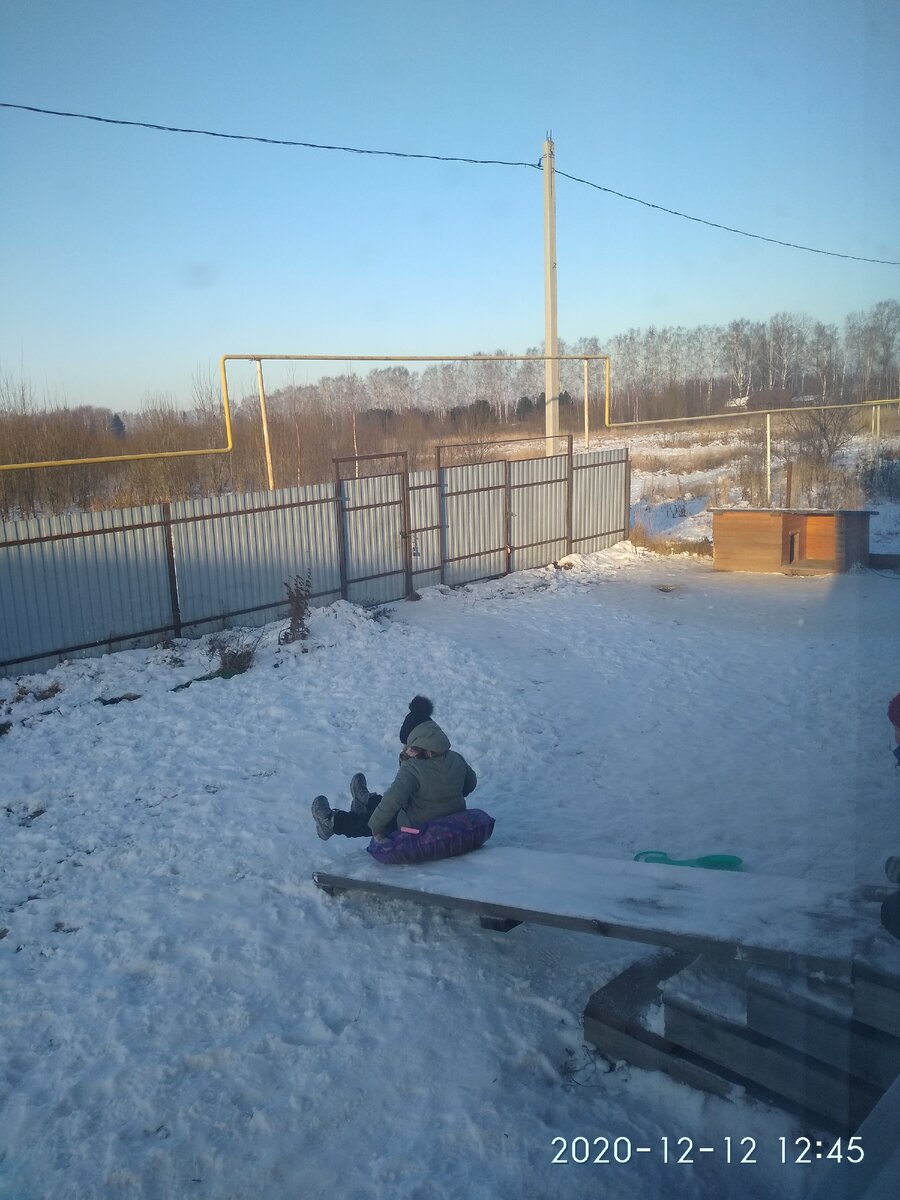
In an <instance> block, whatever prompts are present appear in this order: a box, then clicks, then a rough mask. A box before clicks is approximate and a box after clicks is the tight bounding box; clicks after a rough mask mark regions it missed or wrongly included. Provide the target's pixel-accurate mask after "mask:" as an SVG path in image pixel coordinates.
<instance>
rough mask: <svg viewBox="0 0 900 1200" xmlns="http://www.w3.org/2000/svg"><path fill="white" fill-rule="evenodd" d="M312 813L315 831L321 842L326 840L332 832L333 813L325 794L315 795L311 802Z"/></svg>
mask: <svg viewBox="0 0 900 1200" xmlns="http://www.w3.org/2000/svg"><path fill="white" fill-rule="evenodd" d="M312 815H313V820H314V821H315V823H316V833H317V834H318V835H319V837H320V838H321V839H322V841H323V842H327V841H328V839H329V838H330V837H331V835H332V834H333V833H334V813H333V812H332V811H331V805H330V804H329V803H328V797H327V796H316V798H315V800H313V802H312Z"/></svg>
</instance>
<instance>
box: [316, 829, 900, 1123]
mask: <svg viewBox="0 0 900 1200" xmlns="http://www.w3.org/2000/svg"><path fill="white" fill-rule="evenodd" d="M313 879H314V880H315V882H316V883H317V884H318V886H319V887H320V888H322V889H323V890H324V891H326V892H328V893H330V894H331V893H335V892H343V891H347V892H361V893H363V894H364V895H373V896H380V897H383V898H388V899H394V900H400V901H405V902H408V903H413V904H417V905H436V906H440V907H443V908H448V909H456V910H461V911H463V912H470V913H472V914H473V916H477V917H478V918H479V919H480V920H481V923H482V925H484V926H486V927H487V928H491V929H500V930H508V929H511V928H513V927H514V926H515V925H518V924H521V923H524V922H530V923H534V924H539V925H549V926H555V927H557V928H562V929H572V930H576V931H579V932H583V933H592V934H598V935H600V936H602V937H612V938H622V939H627V940H628V941H633V942H639V943H645V944H646V945H647V946H649V947H653V948H654V949H653V951H652V952H648V954H647V955H646V956H645V957H644V958H643V959H641V960H640V961H638V962H636V963H634V964H633V965H632V966H631V967H629V968H627V969H626V970H625V971H623V972H622V973H621V974H620V975H618V976H616V977H615V978H614V979H612V980H610V981H608V982H607V983H606V984H604V986H603V987H601V988H599V989H598V990H597V991H596V992H595V993H594V994H593V995H592V996H591V997H590V999H589V1000H588V1002H587V1005H586V1007H585V1010H584V1033H585V1038H586V1040H587V1041H588V1042H590V1043H592V1044H593V1045H594V1046H595V1047H596V1048H597V1049H599V1050H600V1051H601V1052H602V1053H603V1054H605V1055H606V1056H607V1057H609V1058H611V1059H624V1060H626V1061H628V1062H631V1063H633V1064H635V1065H636V1066H640V1067H644V1068H647V1069H651V1070H661V1071H665V1072H666V1073H667V1074H669V1075H671V1076H673V1077H674V1078H676V1079H679V1080H681V1081H683V1082H685V1083H688V1084H690V1085H692V1086H694V1087H699V1088H702V1089H704V1090H707V1091H712V1092H715V1093H717V1094H720V1095H727V1094H728V1093H729V1092H730V1091H731V1090H732V1088H733V1087H734V1086H735V1085H740V1086H742V1087H744V1088H746V1089H748V1090H749V1091H750V1092H751V1093H753V1094H756V1095H758V1096H760V1097H761V1098H763V1099H765V1100H767V1101H769V1102H772V1103H776V1104H779V1103H780V1104H783V1105H784V1106H786V1107H788V1108H791V1109H793V1110H794V1111H795V1112H800V1113H802V1114H803V1115H804V1116H806V1117H808V1118H809V1119H810V1120H812V1121H814V1122H817V1123H821V1122H825V1123H826V1124H828V1125H830V1126H833V1127H835V1128H839V1129H841V1130H852V1129H856V1128H858V1127H859V1125H860V1122H861V1121H863V1120H864V1118H866V1116H867V1114H869V1113H871V1112H873V1109H874V1108H875V1107H876V1106H878V1107H880V1105H879V1104H878V1101H879V1097H880V1096H882V1094H883V1093H884V1092H885V1090H886V1089H890V1092H891V1094H892V1095H894V1096H895V1100H894V1104H895V1106H896V1089H895V1088H891V1087H890V1085H891V1082H892V1080H893V1079H894V1078H895V1077H896V1075H897V1072H898V1070H900V942H898V941H896V940H895V939H893V938H891V937H890V936H889V935H888V934H887V933H885V932H884V931H883V930H882V929H881V928H880V925H879V920H878V903H877V900H878V898H879V895H880V890H879V889H865V892H867V893H868V894H867V895H866V894H863V893H860V892H853V891H844V892H840V891H835V890H834V889H828V888H826V887H824V886H822V885H821V884H816V883H812V882H807V881H803V880H797V879H789V878H781V877H771V876H762V875H753V874H750V873H744V872H731V871H706V870H698V869H694V868H687V867H673V866H668V865H656V864H652V863H636V862H632V861H622V860H618V859H606V858H595V857H588V856H586V855H581V854H564V853H554V852H545V851H536V850H525V849H519V848H516V847H510V846H487V847H485V848H483V849H481V850H478V851H476V852H475V853H473V854H468V855H464V856H462V857H461V858H454V859H447V860H445V861H443V862H436V863H427V864H423V865H421V866H403V867H385V866H382V865H380V864H379V863H377V862H375V861H374V859H372V858H371V856H369V855H367V854H365V853H363V854H359V853H357V852H355V850H354V851H353V852H351V853H348V854H347V855H346V856H345V857H342V860H341V862H340V865H339V866H338V865H335V866H333V867H331V868H330V869H328V870H325V869H323V870H319V871H316V872H315V873H314V875H313ZM654 1012H655V1014H656V1016H655V1017H653V1016H652V1014H653V1013H654ZM886 1099H887V1097H885V1100H886ZM898 1115H900V1114H898Z"/></svg>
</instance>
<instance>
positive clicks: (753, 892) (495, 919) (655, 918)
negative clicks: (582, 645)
mask: <svg viewBox="0 0 900 1200" xmlns="http://www.w3.org/2000/svg"><path fill="white" fill-rule="evenodd" d="M313 879H314V880H315V882H316V883H317V884H318V885H319V887H321V888H323V889H324V890H326V891H328V892H335V891H358V892H363V893H366V894H369V895H377V896H384V897H389V898H391V899H396V900H406V901H409V902H412V903H415V904H428V905H439V906H441V907H445V908H451V909H461V910H464V911H469V912H472V913H473V914H475V915H477V916H479V917H480V918H482V919H483V921H485V922H487V923H493V925H494V927H498V923H501V922H506V923H508V924H509V925H512V924H514V923H519V922H532V923H535V924H541V925H554V926H558V927H561V928H565V929H575V930H580V931H582V932H585V933H594V934H600V935H601V936H603V937H614V938H624V939H627V940H629V941H635V942H645V943H648V944H650V945H655V946H665V947H669V948H670V949H672V950H676V951H679V952H687V953H695V954H700V953H703V954H717V955H724V956H726V957H728V958H731V959H736V960H739V961H746V962H750V963H757V964H762V965H767V966H786V967H794V968H799V969H802V970H805V971H817V970H821V971H827V972H830V973H835V972H837V973H841V972H846V971H847V970H848V969H849V964H850V963H851V962H852V961H853V960H854V958H855V956H856V949H857V947H858V946H859V945H861V944H862V943H864V942H865V941H867V940H868V938H869V936H870V934H871V931H872V918H871V913H870V912H869V913H866V912H864V911H862V910H861V909H860V907H859V906H858V904H857V903H856V901H855V900H854V898H853V896H852V895H851V894H849V893H840V892H835V891H833V890H829V889H828V888H825V887H823V886H822V885H821V884H816V883H810V882H805V881H803V880H797V879H789V878H781V877H770V876H762V875H753V874H750V873H744V872H731V871H705V870H698V869H694V868H688V867H672V866H661V865H655V864H652V863H636V862H632V861H622V860H619V859H609V858H595V857H588V856H586V855H582V854H568V853H559V852H549V851H547V852H545V851H541V850H526V849H520V848H517V847H512V846H493V845H488V846H485V847H484V848H483V849H481V850H478V851H476V852H475V853H473V854H467V855H464V856H462V857H461V858H453V859H447V860H444V861H443V862H436V863H427V864H423V865H421V866H402V867H396V866H395V867H385V866H381V865H380V864H378V863H376V862H375V861H374V860H373V859H372V858H371V856H370V855H368V854H365V853H357V852H351V853H348V854H347V856H346V861H345V862H343V861H342V862H341V864H340V867H336V866H333V867H331V868H329V869H322V870H320V871H316V872H315V873H314V875H313Z"/></svg>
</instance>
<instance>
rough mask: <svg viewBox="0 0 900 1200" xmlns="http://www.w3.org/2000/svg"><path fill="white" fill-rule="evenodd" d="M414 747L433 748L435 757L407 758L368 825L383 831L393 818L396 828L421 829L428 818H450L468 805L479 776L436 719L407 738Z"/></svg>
mask: <svg viewBox="0 0 900 1200" xmlns="http://www.w3.org/2000/svg"><path fill="white" fill-rule="evenodd" d="M406 744H407V746H409V747H410V748H411V749H422V750H432V751H434V752H435V753H436V755H437V757H435V758H408V759H406V760H405V762H404V763H403V765H402V766H401V767H400V770H399V771H398V772H397V776H396V778H395V779H394V782H393V783H392V784H391V786H390V787H389V788H388V790H387V791H386V792H385V793H384V795H383V796H382V798H381V803H380V804H379V805H378V807H377V808H376V809H375V811H374V812H373V813H372V815H371V817H369V828H370V829H371V830H372V833H374V834H382V833H384V831H385V830H386V829H387V827H388V826H389V825H390V823H391V821H392V819H393V818H394V817H396V818H397V828H398V829H399V828H401V827H402V826H404V825H406V826H410V827H411V828H413V829H418V828H419V827H420V826H421V825H422V824H423V823H424V822H425V821H436V820H437V819H438V817H449V816H450V814H451V813H455V812H462V810H463V809H464V808H465V807H466V801H465V797H466V796H468V794H469V793H470V792H473V791H474V790H475V785H476V783H477V782H478V779H477V777H476V775H475V772H474V771H473V770H472V768H471V767H470V766H469V764H468V763H467V762H466V760H465V759H464V758H463V756H462V755H461V754H457V753H456V751H455V750H451V749H450V739H449V738H448V737H447V735H446V733H444V731H443V729H441V728H440V726H438V725H436V724H435V723H434V721H423V722H422V724H421V725H417V726H416V727H415V729H414V730H413V731H412V733H410V735H409V737H408V738H407V739H406Z"/></svg>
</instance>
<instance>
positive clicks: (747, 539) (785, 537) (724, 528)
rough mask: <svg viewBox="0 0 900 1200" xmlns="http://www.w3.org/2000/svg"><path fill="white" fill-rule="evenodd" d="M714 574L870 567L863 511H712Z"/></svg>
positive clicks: (825, 571)
mask: <svg viewBox="0 0 900 1200" xmlns="http://www.w3.org/2000/svg"><path fill="white" fill-rule="evenodd" d="M712 514H713V566H714V567H715V569H716V570H717V571H773V572H780V573H781V574H783V575H829V574H832V573H834V572H840V571H849V570H850V568H851V567H853V566H855V565H856V564H857V563H859V564H860V565H862V566H868V564H869V518H870V517H871V516H874V515H875V514H874V513H872V512H870V511H868V510H866V509H834V510H832V511H822V510H821V509H805V508H714V509H713V510H712Z"/></svg>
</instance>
